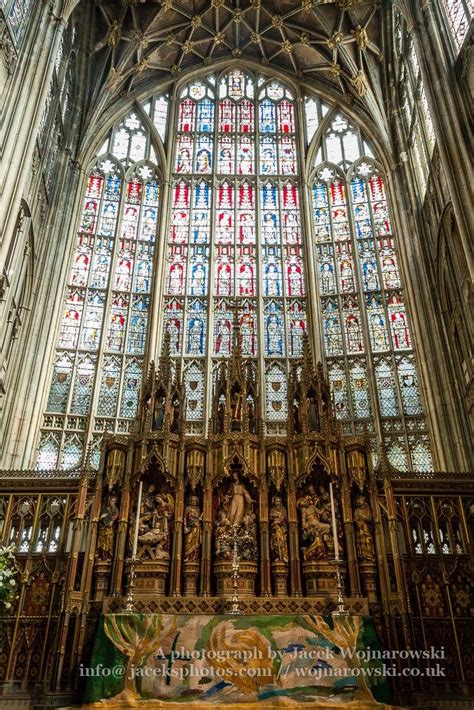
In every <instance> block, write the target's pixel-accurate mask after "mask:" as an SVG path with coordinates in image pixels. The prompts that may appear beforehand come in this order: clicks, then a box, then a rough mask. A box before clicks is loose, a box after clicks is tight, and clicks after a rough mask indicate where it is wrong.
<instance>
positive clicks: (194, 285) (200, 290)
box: [190, 263, 206, 296]
mask: <svg viewBox="0 0 474 710" xmlns="http://www.w3.org/2000/svg"><path fill="white" fill-rule="evenodd" d="M205 292H206V266H205V265H203V264H201V263H198V264H195V265H194V266H193V267H192V269H191V290H190V293H191V295H192V296H204V294H205Z"/></svg>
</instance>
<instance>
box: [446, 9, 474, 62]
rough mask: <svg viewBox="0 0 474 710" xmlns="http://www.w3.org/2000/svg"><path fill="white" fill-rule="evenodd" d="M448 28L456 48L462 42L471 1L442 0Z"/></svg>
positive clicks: (470, 10)
mask: <svg viewBox="0 0 474 710" xmlns="http://www.w3.org/2000/svg"><path fill="white" fill-rule="evenodd" d="M442 5H443V8H444V12H445V15H446V19H447V21H448V25H449V29H450V30H451V35H452V38H453V41H454V45H455V47H456V50H457V51H459V50H460V49H461V47H462V45H463V43H464V39H465V37H466V35H467V32H468V29H469V25H470V22H471V17H472V3H471V4H470V3H469V0H442Z"/></svg>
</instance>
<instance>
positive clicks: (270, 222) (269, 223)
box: [262, 212, 278, 244]
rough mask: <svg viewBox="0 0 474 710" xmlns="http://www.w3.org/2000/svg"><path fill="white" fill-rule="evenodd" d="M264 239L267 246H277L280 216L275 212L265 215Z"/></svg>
mask: <svg viewBox="0 0 474 710" xmlns="http://www.w3.org/2000/svg"><path fill="white" fill-rule="evenodd" d="M262 238H263V242H264V243H265V244H276V242H277V241H278V215H277V214H276V213H275V212H265V213H264V215H263V225H262Z"/></svg>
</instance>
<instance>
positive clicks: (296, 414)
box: [293, 401, 301, 434]
mask: <svg viewBox="0 0 474 710" xmlns="http://www.w3.org/2000/svg"><path fill="white" fill-rule="evenodd" d="M293 431H294V432H295V434H301V420H300V407H299V403H298V402H296V401H295V402H293Z"/></svg>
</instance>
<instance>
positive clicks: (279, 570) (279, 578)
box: [269, 490, 290, 597]
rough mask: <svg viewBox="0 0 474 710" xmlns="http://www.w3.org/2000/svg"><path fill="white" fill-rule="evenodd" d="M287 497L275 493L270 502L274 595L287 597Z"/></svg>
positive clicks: (277, 492)
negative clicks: (285, 502)
mask: <svg viewBox="0 0 474 710" xmlns="http://www.w3.org/2000/svg"><path fill="white" fill-rule="evenodd" d="M285 500H286V496H285V495H284V494H283V492H282V491H280V490H276V491H274V492H273V494H272V496H271V501H270V510H269V523H270V559H271V568H272V578H273V586H274V590H273V592H274V595H275V596H276V597H285V596H286V595H287V594H288V565H289V559H290V558H289V552H288V511H287V508H286V506H285V504H284V501H285Z"/></svg>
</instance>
